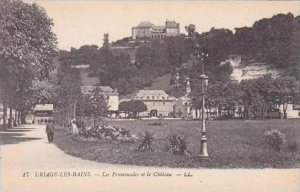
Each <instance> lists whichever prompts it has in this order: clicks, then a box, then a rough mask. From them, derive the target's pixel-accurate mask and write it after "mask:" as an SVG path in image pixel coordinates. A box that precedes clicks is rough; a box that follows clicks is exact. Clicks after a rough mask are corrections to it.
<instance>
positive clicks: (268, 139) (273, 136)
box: [264, 129, 287, 151]
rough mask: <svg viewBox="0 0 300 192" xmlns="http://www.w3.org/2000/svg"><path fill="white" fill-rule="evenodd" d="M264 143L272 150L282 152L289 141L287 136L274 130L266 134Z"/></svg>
mask: <svg viewBox="0 0 300 192" xmlns="http://www.w3.org/2000/svg"><path fill="white" fill-rule="evenodd" d="M264 143H266V144H267V145H268V146H269V147H270V148H271V149H273V150H275V151H280V150H282V149H284V148H285V147H286V144H287V141H286V136H285V134H283V133H281V132H280V131H278V130H277V129H272V130H270V131H266V132H265V133H264Z"/></svg>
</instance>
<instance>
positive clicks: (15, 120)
mask: <svg viewBox="0 0 300 192" xmlns="http://www.w3.org/2000/svg"><path fill="white" fill-rule="evenodd" d="M14 124H15V125H18V124H17V109H15V118H14Z"/></svg>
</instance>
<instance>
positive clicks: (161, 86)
mask: <svg viewBox="0 0 300 192" xmlns="http://www.w3.org/2000/svg"><path fill="white" fill-rule="evenodd" d="M170 80H171V74H165V75H163V76H161V77H157V78H156V79H154V80H153V82H152V86H151V87H145V89H147V90H164V91H167V90H169V89H170V88H171V84H170Z"/></svg>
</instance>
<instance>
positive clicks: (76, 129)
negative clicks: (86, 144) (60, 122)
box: [71, 117, 79, 135]
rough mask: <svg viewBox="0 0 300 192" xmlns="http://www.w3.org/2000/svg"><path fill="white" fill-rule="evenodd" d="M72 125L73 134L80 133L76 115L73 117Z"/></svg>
mask: <svg viewBox="0 0 300 192" xmlns="http://www.w3.org/2000/svg"><path fill="white" fill-rule="evenodd" d="M71 126H72V134H73V135H78V134H79V131H78V128H77V125H76V118H75V117H73V119H72V120H71Z"/></svg>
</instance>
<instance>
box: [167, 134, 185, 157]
mask: <svg viewBox="0 0 300 192" xmlns="http://www.w3.org/2000/svg"><path fill="white" fill-rule="evenodd" d="M168 142H169V144H168V146H167V151H170V152H171V153H172V154H174V155H187V156H191V153H190V152H189V151H188V150H187V148H188V140H187V138H185V137H184V138H183V137H180V136H178V135H177V134H173V135H170V136H168Z"/></svg>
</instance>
